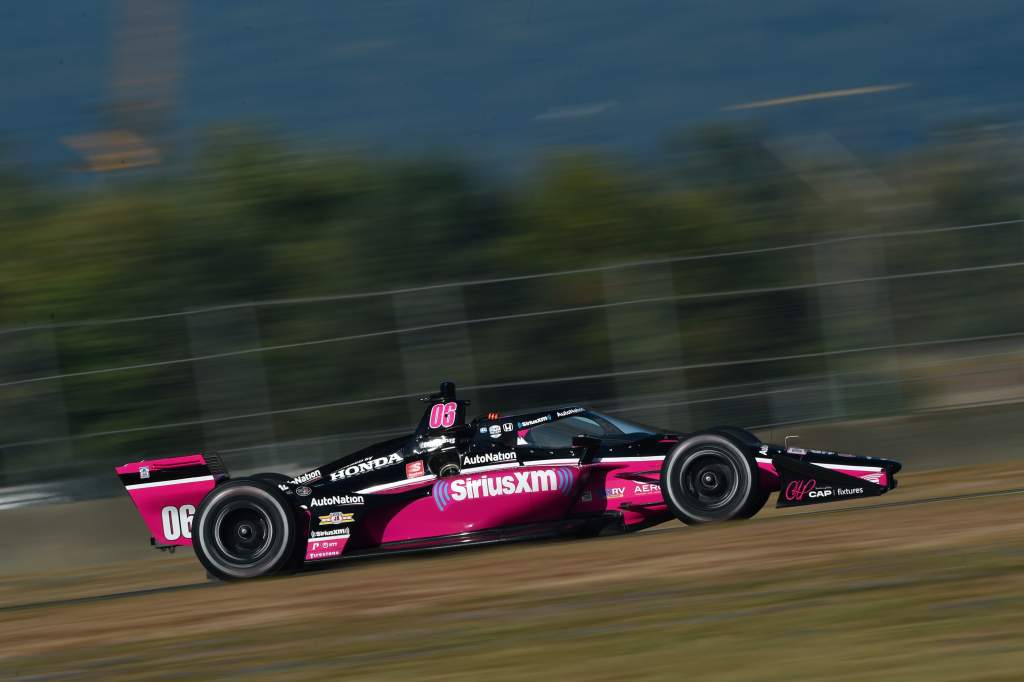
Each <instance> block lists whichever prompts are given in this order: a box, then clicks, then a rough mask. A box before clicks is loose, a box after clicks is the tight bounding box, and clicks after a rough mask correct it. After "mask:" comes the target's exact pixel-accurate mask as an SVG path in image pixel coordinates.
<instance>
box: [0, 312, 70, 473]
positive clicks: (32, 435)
mask: <svg viewBox="0 0 1024 682" xmlns="http://www.w3.org/2000/svg"><path fill="white" fill-rule="evenodd" d="M57 374H60V362H59V359H58V357H57V343H56V340H55V338H54V332H53V330H52V329H33V330H25V331H20V332H17V333H11V334H8V335H5V336H4V337H3V352H2V353H0V381H19V380H23V379H31V378H33V377H38V376H54V375H57ZM0 415H2V416H0V444H3V443H17V442H21V441H31V440H39V439H44V438H45V439H50V438H59V439H62V440H59V441H56V442H52V443H47V444H46V445H39V446H25V447H26V448H31V450H24V451H23V450H22V449H21V448H11V449H10V451H7V450H6V449H4V450H0V485H2V484H6V483H8V482H10V481H12V480H14V479H16V478H24V477H26V474H28V473H30V472H32V471H35V470H38V469H41V468H43V467H41V466H39V464H44V465H45V468H48V469H54V470H60V469H64V470H65V475H69V474H70V471H68V470H70V469H73V468H74V460H73V457H74V450H73V447H72V444H71V441H69V440H68V439H67V437H68V416H67V406H66V402H65V398H64V391H63V387H62V382H61V380H60V379H53V380H51V381H41V382H34V383H30V384H21V385H18V386H5V387H3V388H0ZM15 452H17V453H18V454H17V455H15ZM22 452H31V453H33V454H34V455H35V456H31V457H26V456H24V455H23V454H22ZM8 458H9V459H8Z"/></svg>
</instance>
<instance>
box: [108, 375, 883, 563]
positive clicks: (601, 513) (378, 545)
mask: <svg viewBox="0 0 1024 682" xmlns="http://www.w3.org/2000/svg"><path fill="white" fill-rule="evenodd" d="M424 400H425V401H426V402H427V403H428V406H427V409H426V412H425V413H424V415H423V418H422V419H421V420H420V423H419V426H418V427H417V428H416V430H415V432H413V433H412V434H409V435H407V436H402V437H400V438H394V439H392V440H388V441H384V442H382V443H377V444H376V445H372V446H370V447H368V448H365V449H363V450H359V451H358V452H354V453H352V454H350V455H347V456H345V457H341V458H340V459H337V460H335V461H333V462H331V463H329V464H325V465H323V466H320V467H317V468H316V469H313V470H311V471H307V472H305V473H302V474H299V475H297V476H286V475H283V474H273V473H267V474H256V475H253V476H247V477H245V478H231V476H230V475H229V474H228V472H227V470H226V469H225V467H224V465H223V463H222V462H221V460H220V459H219V458H217V457H216V456H211V455H203V454H196V455H189V456H185V457H174V458H170V459H157V460H152V461H141V462H137V463H133V464H126V465H124V466H121V467H117V474H118V476H120V478H121V481H122V482H123V483H124V486H125V488H126V489H127V490H128V494H129V495H130V496H131V498H132V501H133V502H134V503H135V506H136V507H138V509H139V512H140V513H141V514H142V518H143V519H144V520H145V522H146V525H147V526H148V527H149V530H150V532H151V533H152V535H153V537H152V540H151V542H152V543H153V544H154V545H155V546H157V547H160V548H168V547H175V546H181V545H192V546H193V548H194V549H195V553H196V556H198V557H199V561H200V562H202V564H203V566H205V567H206V570H207V571H208V572H209V573H210V574H211V575H212V576H215V577H218V578H222V579H226V580H235V579H241V578H255V577H259V576H266V575H271V574H274V573H279V572H282V571H290V570H296V569H298V568H301V567H303V566H306V565H311V564H316V563H319V562H324V561H330V560H336V559H346V558H352V557H360V556H367V555H371V554H384V553H389V552H398V551H407V550H418V549H427V548H436V547H443V546H450V545H463V544H480V543H487V542H497V541H503V540H516V539H526V538H537V537H550V536H581V537H585V536H591V535H599V534H607V533H613V532H626V531H635V530H640V529H643V528H647V527H649V526H652V525H654V524H658V523H662V522H664V521H668V520H671V519H672V518H673V517H674V518H676V519H679V520H680V521H682V522H683V523H686V524H699V523H711V522H717V521H728V520H731V519H743V518H749V517H751V516H753V515H754V514H756V513H757V512H758V511H759V510H760V509H761V508H762V507H763V506H764V504H765V502H766V501H767V500H768V496H769V495H770V494H771V493H772V492H774V491H780V494H779V497H778V506H780V507H788V506H795V505H806V504H816V503H820V502H833V501H840V500H850V499H854V498H860V497H869V496H873V495H881V494H882V493H885V492H886V491H888V490H891V489H893V488H894V487H896V480H895V478H894V474H896V473H897V472H898V471H899V470H900V464H899V463H897V462H894V461H892V460H888V459H879V458H875V457H859V456H853V455H845V454H839V453H836V452H830V451H823V450H803V449H798V448H785V447H780V446H778V445H769V444H767V443H762V442H761V441H760V440H758V438H757V437H756V436H754V435H753V434H752V433H750V432H748V431H745V430H743V429H738V428H734V427H717V428H712V429H708V430H706V431H701V432H699V433H692V434H673V433H664V432H662V431H660V430H658V429H653V428H649V427H646V426H642V425H639V424H634V423H631V422H629V421H626V420H623V419H620V418H618V417H614V416H610V415H606V414H602V413H600V412H595V411H593V410H588V409H586V408H584V407H563V408H559V409H553V410H545V411H542V412H531V413H528V414H517V415H502V414H498V413H493V412H492V413H490V414H488V415H487V416H486V417H482V418H478V419H475V420H473V421H471V422H467V421H466V405H467V402H466V401H463V400H457V399H456V397H455V385H454V384H452V383H450V382H445V383H442V384H441V390H440V391H439V392H438V393H435V394H433V395H430V396H428V397H426V398H424Z"/></svg>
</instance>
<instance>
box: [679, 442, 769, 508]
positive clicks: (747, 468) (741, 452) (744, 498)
mask: <svg viewBox="0 0 1024 682" xmlns="http://www.w3.org/2000/svg"><path fill="white" fill-rule="evenodd" d="M704 448H713V449H714V450H716V451H717V452H718V453H720V454H722V455H725V456H726V457H727V458H728V459H729V461H730V462H731V463H732V464H733V465H734V467H735V471H736V476H737V488H736V491H735V493H734V494H733V497H732V499H730V500H729V502H728V503H727V504H725V505H723V506H722V507H720V508H718V509H715V510H712V511H707V510H700V509H696V508H694V507H693V506H691V505H689V504H688V503H687V500H686V495H685V491H684V489H683V485H682V481H681V474H682V471H683V470H684V468H685V466H686V464H687V463H688V462H690V461H691V460H692V459H693V458H695V457H697V456H698V455H700V454H701V452H702V449H704ZM661 480H662V490H663V496H664V498H665V504H666V505H667V506H668V508H669V510H670V511H671V512H672V513H673V514H674V515H675V517H676V518H678V519H679V520H680V521H682V522H683V523H686V524H689V525H693V524H700V523H713V522H717V521H729V520H731V519H736V518H743V517H744V515H745V512H746V511H747V509H748V508H749V507H751V506H752V505H751V503H752V501H753V500H755V499H756V498H758V497H759V495H760V493H761V490H760V487H759V479H758V474H757V464H756V462H755V460H754V458H753V456H751V455H750V453H748V452H746V450H745V448H743V447H742V446H741V445H739V444H738V443H736V442H735V441H734V440H732V439H731V438H728V437H726V436H723V435H719V434H713V433H705V434H698V435H695V436H692V437H690V438H688V439H686V440H685V441H683V442H682V443H680V444H679V445H677V446H676V447H675V448H674V449H673V450H672V452H670V453H669V454H668V456H667V457H665V461H664V463H663V464H662V469H661Z"/></svg>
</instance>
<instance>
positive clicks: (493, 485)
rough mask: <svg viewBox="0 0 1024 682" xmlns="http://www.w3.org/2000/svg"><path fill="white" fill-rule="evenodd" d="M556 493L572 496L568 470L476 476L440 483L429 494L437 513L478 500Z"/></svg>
mask: <svg viewBox="0 0 1024 682" xmlns="http://www.w3.org/2000/svg"><path fill="white" fill-rule="evenodd" d="M555 490H557V491H558V492H559V493H561V494H562V495H568V494H569V493H570V492H572V473H570V472H569V470H568V469H540V470H535V471H517V472H515V473H512V474H505V475H503V476H486V475H484V476H479V477H470V478H458V479H455V480H454V481H448V480H447V479H442V480H440V481H438V482H437V483H435V484H434V488H433V491H432V494H433V496H434V503H435V504H436V505H437V508H438V510H440V511H444V510H446V509H447V508H448V507H449V505H451V504H452V503H453V502H462V501H464V500H476V499H480V498H481V497H502V496H504V495H530V494H533V493H542V492H549V491H555Z"/></svg>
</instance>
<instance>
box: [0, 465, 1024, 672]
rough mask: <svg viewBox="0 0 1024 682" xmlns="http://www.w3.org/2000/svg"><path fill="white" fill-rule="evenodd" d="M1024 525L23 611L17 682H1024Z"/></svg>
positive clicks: (16, 634) (952, 513)
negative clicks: (47, 678) (178, 679)
mask: <svg viewBox="0 0 1024 682" xmlns="http://www.w3.org/2000/svg"><path fill="white" fill-rule="evenodd" d="M901 478H902V480H903V481H904V484H903V486H902V487H901V488H899V489H897V490H896V491H894V492H893V493H891V494H890V495H887V496H886V497H884V498H882V499H881V501H883V502H897V501H907V500H911V499H922V498H927V497H933V496H942V495H948V494H958V493H962V492H965V491H969V490H973V491H978V490H997V489H1005V488H1011V487H1021V486H1024V467H1022V466H1019V465H1017V466H1008V465H1002V466H996V467H977V468H973V469H963V470H957V471H952V470H948V471H932V472H927V473H923V474H917V475H907V476H904V477H901ZM863 504H864V503H857V505H858V506H863ZM1022 508H1024V498H1022V497H1021V496H1017V495H1007V496H999V497H987V498H979V499H973V500H959V501H948V502H940V503H934V504H926V505H919V506H906V507H903V506H897V507H891V508H886V509H871V510H859V511H854V512H850V513H840V514H822V515H811V516H801V515H800V511H799V510H798V511H774V510H771V511H769V512H766V513H765V515H764V517H763V518H762V519H759V520H755V521H753V522H749V523H741V524H730V525H727V526H719V527H710V528H682V527H676V526H672V525H669V526H667V528H669V530H666V531H664V532H647V533H642V534H640V535H634V536H626V537H619V538H609V539H600V540H590V541H579V542H574V543H569V542H566V543H542V544H530V545H513V546H505V547H498V548H493V549H479V550H470V551H459V552H447V553H437V554H431V555H421V556H418V557H410V558H392V559H388V560H381V561H367V562H360V563H353V564H349V565H347V566H343V567H341V568H339V569H337V570H330V571H322V572H317V573H313V574H308V575H303V576H298V577H294V578H284V579H278V580H272V581H262V582H256V583H248V584H239V585H225V586H212V587H210V588H203V589H196V590H189V591H183V592H169V593H157V594H149V595H145V596H134V597H129V598H124V599H116V600H109V601H98V602H90V603H82V604H70V605H61V606H50V607H41V608H34V609H27V610H9V611H6V612H3V619H2V622H0V642H3V644H2V645H0V678H4V679H8V678H17V677H19V676H29V675H50V674H55V675H56V676H57V677H56V678H58V679H65V678H66V679H77V678H100V679H111V678H130V679H146V678H153V679H165V678H167V677H171V676H178V675H184V676H192V677H196V678H201V679H214V678H223V677H227V676H239V677H245V678H259V677H265V678H271V679H296V680H297V679H310V678H314V679H316V678H335V677H342V676H344V677H346V678H350V679H367V680H384V679H418V680H429V679H466V680H469V679H474V680H476V679H480V678H487V679H489V680H499V679H523V678H527V677H530V676H534V677H538V678H543V679H585V680H621V679H626V678H628V679H631V680H637V679H641V680H643V679H651V680H654V679H672V680H678V679H688V680H722V681H730V680H752V679H756V680H764V681H769V680H821V679H825V678H829V679H833V680H855V679H858V680H859V679H879V680H919V679H920V680H939V681H942V680H981V679H985V680H999V679H1005V680H1017V679H1020V672H1019V671H1020V670H1021V669H1024V639H1022V637H1021V633H1022V632H1024V569H1022V562H1024V518H1022V516H1021V514H1020V511H1021V509H1022ZM140 569H144V571H145V572H142V571H140ZM154 569H156V570H154ZM202 579H203V574H202V572H201V571H200V570H199V569H198V568H197V565H196V564H195V562H194V559H192V557H191V556H189V555H188V554H186V555H184V556H181V555H178V556H176V557H168V558H165V560H163V561H156V562H139V563H134V564H126V565H120V566H116V567H108V568H103V569H96V570H90V571H88V572H68V573H65V574H56V573H54V574H49V575H46V576H39V577H21V576H15V577H10V578H6V579H2V580H0V604H6V605H10V604H17V603H26V602H34V601H42V600H53V599H67V598H75V597H81V596H88V595H96V594H104V593H109V592H117V591H126V590H135V589H144V588H153V587H160V586H167V585H175V584H182V583H190V582H197V581H201V580H202Z"/></svg>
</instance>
